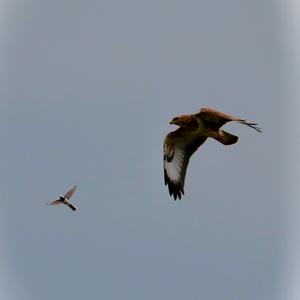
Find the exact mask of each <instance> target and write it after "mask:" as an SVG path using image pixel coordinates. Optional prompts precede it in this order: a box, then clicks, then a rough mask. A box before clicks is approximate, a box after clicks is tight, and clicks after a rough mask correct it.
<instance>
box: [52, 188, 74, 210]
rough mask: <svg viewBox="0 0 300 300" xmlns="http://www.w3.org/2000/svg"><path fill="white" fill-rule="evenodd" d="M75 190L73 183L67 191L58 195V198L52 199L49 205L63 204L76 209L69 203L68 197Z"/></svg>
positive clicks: (69, 197)
mask: <svg viewBox="0 0 300 300" xmlns="http://www.w3.org/2000/svg"><path fill="white" fill-rule="evenodd" d="M75 190H76V185H74V186H73V187H72V188H71V189H70V190H69V191H67V192H66V193H65V195H60V196H59V199H57V200H54V201H52V202H51V203H49V204H50V205H60V204H65V205H67V206H68V207H70V208H71V209H72V210H73V211H75V210H76V207H75V206H74V205H72V204H71V203H70V199H71V197H72V195H73V194H74V192H75Z"/></svg>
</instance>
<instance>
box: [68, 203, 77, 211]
mask: <svg viewBox="0 0 300 300" xmlns="http://www.w3.org/2000/svg"><path fill="white" fill-rule="evenodd" d="M67 205H68V206H69V207H70V208H71V209H72V210H73V211H75V210H76V209H77V208H76V207H75V206H74V205H72V204H71V203H68V204H67Z"/></svg>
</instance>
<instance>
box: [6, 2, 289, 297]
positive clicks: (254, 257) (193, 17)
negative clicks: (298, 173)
mask: <svg viewBox="0 0 300 300" xmlns="http://www.w3.org/2000/svg"><path fill="white" fill-rule="evenodd" d="M11 3H12V4H11V5H10V9H9V14H8V17H7V20H6V26H7V27H6V33H5V40H4V42H5V43H4V49H5V58H4V59H3V60H4V61H5V76H4V77H3V80H2V83H4V87H5V88H4V92H3V99H5V100H4V101H3V103H2V107H3V109H2V110H3V124H4V130H3V131H2V132H1V135H2V136H1V140H2V141H4V144H3V149H2V151H4V153H3V155H2V161H1V165H2V166H3V170H4V172H3V173H2V175H1V176H2V177H3V180H2V184H3V189H2V190H3V192H2V197H3V199H4V201H1V211H2V212H3V213H2V215H1V218H2V222H1V224H2V226H3V227H4V228H5V229H4V232H3V233H2V235H3V240H5V259H3V262H4V261H5V263H4V265H5V270H6V272H7V274H9V275H7V276H6V278H5V279H4V282H5V283H6V289H7V291H8V292H9V293H11V299H21V298H22V299H24V300H27V299H30V300H34V299H43V300H48V299H49V300H50V299H51V300H52V299H73V300H77V299H106V300H110V299H111V300H115V299H124V300H126V299H128V300H129V299H130V300H134V299H139V300H140V299H143V300H148V299H149V300H150V299H151V300H152V299H173V300H177V299H195V300H198V299H206V300H217V299H218V300H219V299H226V300H227V299H228V300H231V299H243V300H253V299H256V300H276V299H280V298H279V295H280V293H279V289H280V282H281V276H280V273H281V268H282V264H283V263H282V261H283V256H284V254H283V252H284V245H283V241H284V237H285V230H286V227H285V224H286V223H285V222H286V220H285V210H284V209H283V203H282V193H283V188H282V177H281V175H280V174H281V172H280V170H281V168H282V146H281V144H282V143H281V139H280V136H281V132H282V127H281V125H280V123H278V122H277V120H278V118H280V111H281V103H282V99H283V98H284V95H285V92H286V87H285V80H284V78H285V73H284V72H285V58H284V55H285V47H284V43H283V37H282V32H283V30H282V18H281V11H280V6H279V5H278V3H277V1H259V0H252V1H237V0H229V1H216V0H214V1H212V0H209V1H208V0H204V1H192V0H188V1H171V0H163V1H162V0H159V1H158V0H153V1H131V0H130V1H120V0H115V1H34V0H33V1H23V2H22V4H21V3H20V1H12V2H11ZM203 106H210V107H214V108H217V109H219V110H223V111H225V112H227V113H231V114H233V115H236V116H238V117H241V118H245V119H247V120H249V121H253V122H258V123H259V125H260V126H261V127H262V128H263V129H264V133H263V134H258V133H257V132H255V131H254V130H252V129H249V128H247V127H245V126H241V125H238V124H230V125H228V126H227V130H228V131H230V132H232V133H233V134H236V135H239V136H240V142H239V143H238V144H236V145H233V146H231V147H224V146H222V145H220V144H219V143H217V142H215V141H212V140H210V141H208V142H206V143H205V144H204V145H203V147H201V149H200V150H199V151H198V152H197V153H196V154H195V155H194V156H193V157H192V159H191V163H190V166H189V169H188V172H187V178H186V188H185V192H186V195H185V196H184V198H183V199H182V200H181V201H176V202H174V201H173V200H172V199H171V198H170V197H169V195H168V191H167V188H166V187H165V186H164V182H163V168H162V142H163V138H164V136H165V134H166V133H167V132H169V131H171V130H173V129H174V127H172V126H170V125H169V121H170V119H171V118H172V117H173V116H175V115H178V114H183V113H189V112H191V113H193V112H196V111H197V110H198V109H200V108H201V107H203ZM73 184H77V185H78V190H77V192H76V193H75V194H74V196H73V201H74V204H75V205H76V206H77V207H78V208H79V210H78V211H77V212H76V213H73V212H72V211H71V210H69V209H68V208H67V207H49V206H46V205H45V203H46V202H49V201H51V200H53V199H55V198H56V196H57V195H58V194H60V193H64V192H65V191H66V190H67V189H68V188H70V187H71V186H72V185H73ZM20 297H21V298H20Z"/></svg>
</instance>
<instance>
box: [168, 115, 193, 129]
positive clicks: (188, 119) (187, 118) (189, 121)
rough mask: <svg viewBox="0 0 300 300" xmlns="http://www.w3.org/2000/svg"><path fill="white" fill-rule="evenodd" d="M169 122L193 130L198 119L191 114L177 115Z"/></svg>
mask: <svg viewBox="0 0 300 300" xmlns="http://www.w3.org/2000/svg"><path fill="white" fill-rule="evenodd" d="M170 124H173V125H177V126H179V127H183V128H186V129H190V130H195V129H197V128H198V121H197V120H196V119H195V118H194V117H193V116H191V115H182V116H177V117H175V118H173V119H172V120H171V122H170Z"/></svg>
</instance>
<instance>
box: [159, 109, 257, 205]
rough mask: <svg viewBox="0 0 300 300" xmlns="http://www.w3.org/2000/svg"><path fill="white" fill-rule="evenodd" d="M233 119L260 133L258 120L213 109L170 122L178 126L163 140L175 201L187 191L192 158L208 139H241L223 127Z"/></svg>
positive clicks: (167, 181)
mask: <svg viewBox="0 0 300 300" xmlns="http://www.w3.org/2000/svg"><path fill="white" fill-rule="evenodd" d="M230 121H234V122H238V123H240V124H243V125H247V126H249V127H251V128H253V129H255V130H257V131H259V132H261V129H260V128H259V127H256V125H257V124H256V123H249V122H247V121H245V120H243V119H239V118H236V117H233V116H231V115H227V114H225V113H223V112H220V111H217V110H215V109H212V108H202V109H201V110H200V112H198V113H196V114H191V115H180V116H177V117H175V118H173V119H172V120H171V122H170V124H174V125H177V126H179V128H177V129H176V130H174V131H172V132H170V133H168V134H167V135H166V137H165V140H164V147H163V152H164V179H165V185H168V188H169V194H170V196H172V195H173V197H174V200H176V199H177V197H178V198H179V199H181V196H182V195H183V194H184V179H185V174H186V169H187V166H188V163H189V159H190V157H191V156H192V154H193V153H194V152H195V151H196V150H197V149H198V148H199V147H200V146H201V145H202V144H203V143H204V142H205V141H206V139H207V138H214V139H215V140H217V141H218V142H220V143H222V144H223V145H232V144H235V143H236V142H237V141H238V137H237V136H235V135H233V134H231V133H228V132H226V131H224V130H222V129H220V128H221V127H222V126H223V125H224V124H225V123H227V122H230Z"/></svg>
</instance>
